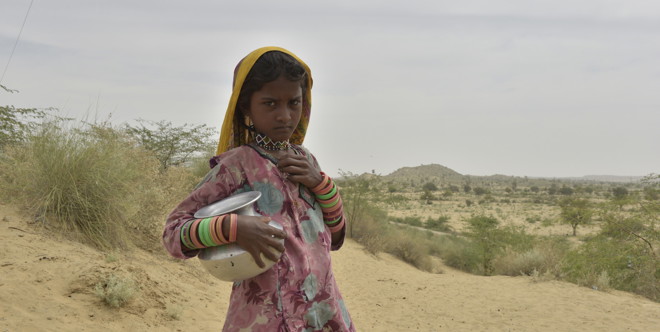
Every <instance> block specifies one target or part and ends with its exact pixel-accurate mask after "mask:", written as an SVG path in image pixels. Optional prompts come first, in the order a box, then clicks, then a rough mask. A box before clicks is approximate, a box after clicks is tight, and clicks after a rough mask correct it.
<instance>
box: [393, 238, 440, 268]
mask: <svg viewBox="0 0 660 332" xmlns="http://www.w3.org/2000/svg"><path fill="white" fill-rule="evenodd" d="M391 234H392V237H390V239H389V241H388V246H387V248H386V249H385V251H386V252H387V253H390V254H392V255H394V256H395V257H397V258H399V259H401V260H402V261H404V262H406V263H408V264H410V265H412V266H414V267H416V268H418V269H420V270H422V271H428V272H430V271H432V270H433V263H432V261H431V257H430V256H429V254H428V246H427V245H426V243H425V242H426V241H424V239H423V238H422V237H421V236H419V235H418V234H415V233H414V232H413V231H410V230H401V231H400V232H396V233H395V232H392V233H391Z"/></svg>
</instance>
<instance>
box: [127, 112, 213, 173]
mask: <svg viewBox="0 0 660 332" xmlns="http://www.w3.org/2000/svg"><path fill="white" fill-rule="evenodd" d="M138 123H139V125H136V126H132V125H126V133H127V134H128V135H130V136H132V137H134V138H135V139H136V140H137V142H139V144H140V145H141V146H142V147H143V148H145V149H146V150H148V151H150V152H151V153H153V155H154V156H155V157H156V159H157V160H158V161H159V162H160V168H161V170H166V169H167V168H169V167H172V166H181V165H183V164H184V163H185V162H187V161H190V159H191V158H192V157H194V156H198V155H199V154H200V153H202V154H203V153H204V152H206V151H207V150H209V148H214V147H215V145H214V143H213V141H211V140H210V139H209V138H210V135H212V134H213V133H215V130H214V129H213V128H210V127H208V126H206V125H190V124H184V125H182V126H175V125H174V124H172V122H169V121H158V122H153V121H146V120H138Z"/></svg>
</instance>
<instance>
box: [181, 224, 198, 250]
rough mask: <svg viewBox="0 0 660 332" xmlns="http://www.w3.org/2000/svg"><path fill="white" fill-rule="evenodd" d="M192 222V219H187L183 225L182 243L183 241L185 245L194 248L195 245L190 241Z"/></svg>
mask: <svg viewBox="0 0 660 332" xmlns="http://www.w3.org/2000/svg"><path fill="white" fill-rule="evenodd" d="M191 224H192V220H188V221H186V222H185V223H184V224H183V226H181V231H180V232H181V236H180V237H181V243H183V246H184V247H186V248H188V249H190V250H194V249H195V246H194V245H193V244H192V242H191V241H190V225H191Z"/></svg>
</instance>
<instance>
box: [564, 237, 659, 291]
mask: <svg viewBox="0 0 660 332" xmlns="http://www.w3.org/2000/svg"><path fill="white" fill-rule="evenodd" d="M562 270H563V273H564V275H565V277H566V279H567V280H569V281H571V282H574V283H577V284H579V285H584V286H587V287H594V286H596V287H599V284H602V279H603V277H602V275H603V273H606V274H607V279H608V285H609V286H611V287H612V288H615V289H618V290H623V291H628V292H633V293H637V294H640V295H643V296H645V297H647V298H650V299H652V300H654V301H660V262H659V261H658V259H657V257H655V256H654V255H649V253H648V250H647V248H646V247H645V246H644V245H643V244H641V243H638V242H631V241H621V240H614V239H612V238H609V237H606V236H604V235H599V236H595V237H593V238H591V239H589V240H588V241H587V242H586V243H585V244H584V245H582V246H581V247H579V248H578V249H576V250H573V251H571V252H569V253H568V254H567V255H566V258H565V260H564V261H563V264H562ZM600 287H602V285H600Z"/></svg>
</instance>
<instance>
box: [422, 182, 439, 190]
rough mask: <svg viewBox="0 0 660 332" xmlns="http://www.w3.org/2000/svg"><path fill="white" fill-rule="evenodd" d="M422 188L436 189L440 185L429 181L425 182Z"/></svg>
mask: <svg viewBox="0 0 660 332" xmlns="http://www.w3.org/2000/svg"><path fill="white" fill-rule="evenodd" d="M422 189H424V191H436V190H438V186H436V185H435V183H433V182H427V183H425V184H424V186H422Z"/></svg>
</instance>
